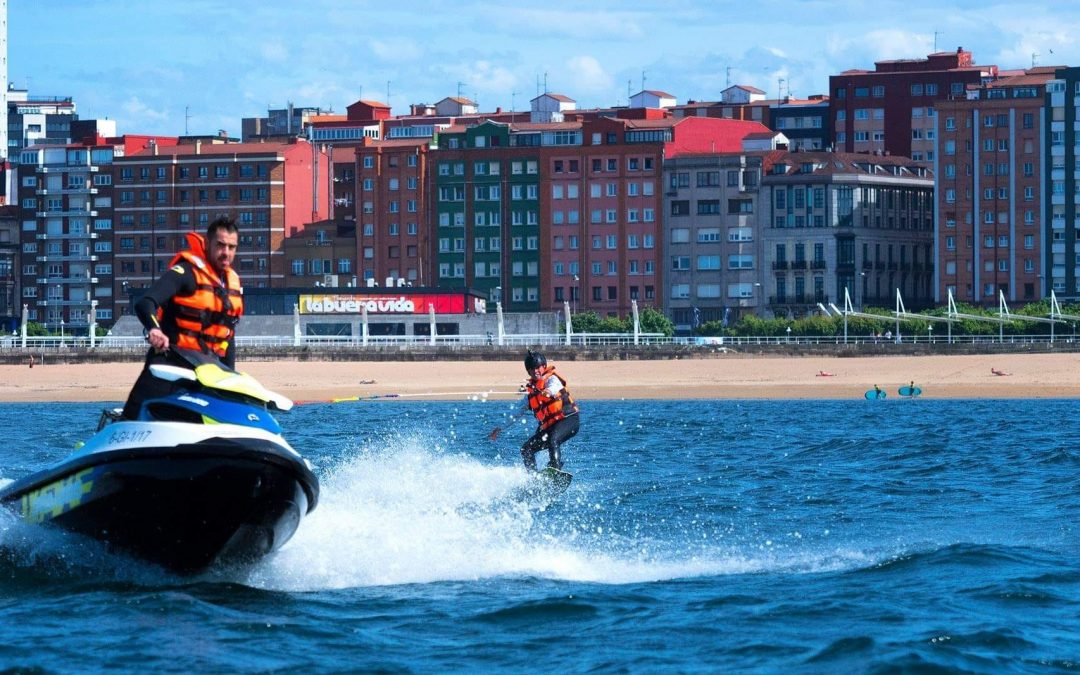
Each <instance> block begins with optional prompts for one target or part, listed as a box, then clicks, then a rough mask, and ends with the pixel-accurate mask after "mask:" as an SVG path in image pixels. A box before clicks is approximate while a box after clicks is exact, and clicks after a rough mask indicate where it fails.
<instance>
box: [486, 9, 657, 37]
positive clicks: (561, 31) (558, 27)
mask: <svg viewBox="0 0 1080 675" xmlns="http://www.w3.org/2000/svg"><path fill="white" fill-rule="evenodd" d="M497 21H498V22H499V26H500V29H502V30H513V31H515V32H516V33H519V34H523V35H528V36H529V38H530V39H532V38H534V37H537V38H541V39H553V38H573V39H575V40H590V41H594V40H639V39H641V38H643V37H645V36H646V35H647V34H648V33H647V31H646V30H645V29H643V28H642V27H641V25H640V24H639V23H638V20H637V18H636V17H635V16H634V15H632V14H631V13H630V12H626V11H619V10H605V11H585V12H583V11H576V10H559V9H528V8H522V7H518V8H512V7H506V8H504V9H503V10H502V11H500V12H499V15H498V18H497Z"/></svg>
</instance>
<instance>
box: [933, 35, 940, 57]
mask: <svg viewBox="0 0 1080 675" xmlns="http://www.w3.org/2000/svg"><path fill="white" fill-rule="evenodd" d="M939 35H941V31H939V30H936V31H934V53H935V54H937V39H938V36H939Z"/></svg>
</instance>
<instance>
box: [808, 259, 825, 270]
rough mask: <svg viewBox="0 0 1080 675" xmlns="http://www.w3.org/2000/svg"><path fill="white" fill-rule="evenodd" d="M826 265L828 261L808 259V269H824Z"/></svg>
mask: <svg viewBox="0 0 1080 675" xmlns="http://www.w3.org/2000/svg"><path fill="white" fill-rule="evenodd" d="M827 267H828V263H827V262H825V261H824V260H811V261H810V269H812V270H823V269H826V268H827Z"/></svg>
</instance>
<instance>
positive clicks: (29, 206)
mask: <svg viewBox="0 0 1080 675" xmlns="http://www.w3.org/2000/svg"><path fill="white" fill-rule="evenodd" d="M152 142H153V143H158V144H166V143H170V142H171V143H175V142H176V139H175V138H171V139H170V138H155V137H149V136H124V137H121V138H101V137H95V138H93V139H87V142H85V143H76V144H65V145H33V146H30V147H28V148H24V149H23V150H22V151H21V152H20V153H19V160H18V162H19V166H18V182H19V186H18V206H19V207H20V208H21V216H20V219H21V227H20V240H21V263H20V264H21V269H20V278H21V283H20V288H21V293H22V302H23V303H25V304H26V305H27V310H28V318H29V320H30V321H36V322H39V323H43V324H45V325H46V326H47V327H48V328H49V329H51V330H54V331H59V330H60V329H61V328H62V327H64V328H66V330H68V331H71V332H76V331H84V332H85V331H86V330H87V328H88V326H89V325H90V324H91V323H93V322H94V321H93V320H92V319H96V321H97V322H99V323H102V324H104V325H108V324H110V323H111V322H112V321H113V319H114V318H115V302H114V300H115V296H116V291H115V287H114V279H116V278H117V276H116V272H117V270H116V269H115V267H114V265H113V260H112V253H113V225H114V216H113V194H112V182H113V175H112V165H113V162H114V161H115V160H116V159H117V158H119V157H123V156H124V155H125V154H127V153H130V152H137V151H139V150H141V149H142V148H145V147H147V146H149V145H150V143H152Z"/></svg>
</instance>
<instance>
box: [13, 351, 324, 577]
mask: <svg viewBox="0 0 1080 675" xmlns="http://www.w3.org/2000/svg"><path fill="white" fill-rule="evenodd" d="M185 356H188V357H190V360H192V363H193V365H194V364H196V363H197V364H198V365H195V368H194V370H190V369H187V368H179V367H175V366H168V365H152V366H151V371H152V372H153V373H154V375H155V376H157V377H160V378H163V379H166V380H170V381H172V382H174V383H176V384H177V385H178V390H177V391H176V392H174V393H173V394H170V395H168V396H165V397H162V398H156V399H151V400H148V401H146V402H145V403H144V404H143V406H142V409H141V411H140V415H139V419H138V420H134V421H130V420H122V419H119V415H118V411H112V410H107V411H105V412H103V413H102V420H101V424H100V425H99V427H98V431H97V433H96V434H94V436H92V437H91V438H90V439H89V440H88V441H86V443H85V444H84V445H83V446H82V447H80V448H79V449H78V450H77V451H76V452H75V453H74V454H73V455H71V456H70V457H68V458H66V459H64V460H63V461H60V462H57V463H56V464H54V465H52V466H50V467H48V468H46V469H44V470H42V471H39V472H37V473H35V474H32V475H30V476H27V477H25V478H22V479H20V480H17V481H15V482H13V483H11V484H9V485H7V486H5V487H4V488H2V489H0V505H3V506H6V507H8V508H10V509H12V510H14V511H15V512H16V513H17V514H18V515H19V516H21V518H22V519H23V520H24V521H27V522H30V523H43V524H48V525H52V526H56V527H60V528H63V529H65V530H69V531H72V532H77V533H79V534H82V535H86V536H89V537H92V538H94V539H98V540H101V541H103V542H105V543H106V544H107V545H108V546H109V547H110V548H114V549H119V550H121V551H123V552H126V553H128V554H130V555H133V556H135V557H138V558H141V559H143V560H146V561H149V562H151V563H154V564H157V565H160V566H162V567H164V568H166V569H169V570H172V571H174V572H177V573H180V574H197V573H199V572H202V571H204V570H206V569H208V568H210V567H216V566H233V565H238V564H245V563H250V562H254V561H256V560H258V559H259V558H261V557H263V556H265V555H267V554H268V553H270V552H272V551H274V550H276V549H277V548H279V547H280V546H281V545H282V544H284V543H285V542H286V541H288V540H289V538H290V537H292V535H293V533H294V532H296V529H297V527H298V526H299V524H300V520H301V519H302V518H303V517H304V516H305V515H307V514H308V513H310V512H311V511H312V510H313V509H314V508H315V505H316V503H317V502H318V498H319V481H318V479H317V478H316V477H315V475H314V474H313V473H312V471H311V465H310V463H308V461H307V460H306V459H304V458H303V457H301V456H300V454H299V453H297V452H296V450H294V449H293V448H292V446H290V445H289V443H288V442H286V441H285V439H284V438H282V436H281V427H280V426H279V425H278V423H277V421H276V420H275V419H274V418H273V416H272V415H271V414H270V412H269V409H270V408H275V409H278V410H289V409H290V408H291V407H292V405H293V403H292V401H290V400H289V399H288V398H286V397H284V396H281V395H279V394H276V393H274V392H272V391H269V390H268V389H265V388H263V387H262V385H260V384H259V383H258V382H257V381H256V380H255V379H254V378H252V377H250V376H248V375H245V374H243V373H238V372H235V371H232V370H228V369H226V368H224V367H223V366H222V365H221V364H220V363H218V362H217V361H209V360H206V359H202V358H200V355H198V354H194V355H190V354H187V353H185Z"/></svg>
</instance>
